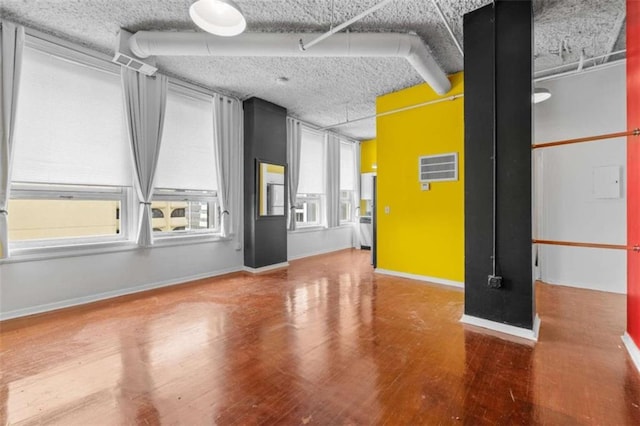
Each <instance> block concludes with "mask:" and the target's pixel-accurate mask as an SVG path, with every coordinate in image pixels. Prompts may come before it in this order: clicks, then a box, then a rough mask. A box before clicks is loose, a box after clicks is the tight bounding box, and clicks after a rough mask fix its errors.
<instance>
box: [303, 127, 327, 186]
mask: <svg viewBox="0 0 640 426" xmlns="http://www.w3.org/2000/svg"><path fill="white" fill-rule="evenodd" d="M324 170H325V136H324V134H323V133H316V132H313V131H310V130H307V129H304V128H303V129H302V140H301V143H300V180H299V182H298V193H299V194H323V193H324Z"/></svg>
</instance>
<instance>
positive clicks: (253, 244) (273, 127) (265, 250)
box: [244, 98, 289, 268]
mask: <svg viewBox="0 0 640 426" xmlns="http://www.w3.org/2000/svg"><path fill="white" fill-rule="evenodd" d="M258 161H265V162H268V163H272V164H280V165H286V162H287V110H286V109H284V108H282V107H280V106H278V105H274V104H272V103H270V102H267V101H264V100H262V99H258V98H251V99H249V100H247V101H245V102H244V264H245V266H248V267H250V268H261V267H263V266H269V265H274V264H278V263H282V262H286V261H287V218H286V216H263V217H259V216H258V201H257V189H258V176H257V164H258ZM286 181H287V180H286V179H285V191H284V193H285V194H287V193H288V192H287V187H286ZM284 211H285V212H287V211H289V207H288V203H287V201H285V207H284Z"/></svg>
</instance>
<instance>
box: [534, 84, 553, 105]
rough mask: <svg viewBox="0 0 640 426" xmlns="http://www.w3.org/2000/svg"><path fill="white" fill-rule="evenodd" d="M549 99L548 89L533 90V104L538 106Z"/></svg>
mask: <svg viewBox="0 0 640 426" xmlns="http://www.w3.org/2000/svg"><path fill="white" fill-rule="evenodd" d="M550 97H551V92H550V91H549V89H545V88H543V87H536V88H535V89H534V90H533V103H534V104H538V103H540V102H544V101H546V100H547V99H549V98H550Z"/></svg>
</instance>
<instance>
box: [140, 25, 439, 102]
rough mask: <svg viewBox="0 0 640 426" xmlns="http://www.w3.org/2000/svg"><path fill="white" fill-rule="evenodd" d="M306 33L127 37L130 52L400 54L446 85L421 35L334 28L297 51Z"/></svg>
mask: <svg viewBox="0 0 640 426" xmlns="http://www.w3.org/2000/svg"><path fill="white" fill-rule="evenodd" d="M310 35H312V34H309V33H243V34H241V35H238V36H236V37H216V36H214V35H211V34H207V33H195V32H155V31H138V32H137V33H135V34H134V35H133V36H131V38H130V39H129V47H130V49H131V52H133V54H135V55H136V56H138V57H140V58H147V57H149V56H244V57H247V56H255V57H305V56H307V57H398V58H405V59H406V60H407V61H409V63H410V64H411V65H412V66H413V67H414V68H415V70H416V72H417V73H418V74H419V75H420V76H421V77H422V78H423V79H424V81H425V82H426V83H427V84H429V86H431V88H433V90H434V91H435V92H436V93H438V94H440V95H444V94H446V93H447V92H448V91H449V90H450V89H451V83H450V82H449V79H448V78H447V75H446V74H445V73H444V71H443V70H442V69H441V68H440V66H439V65H438V64H437V63H436V61H435V60H434V59H433V57H432V56H431V52H430V51H429V48H428V47H427V46H426V45H425V44H424V43H423V41H422V39H421V38H420V37H418V36H417V35H412V34H397V33H338V34H334V35H332V36H331V37H329V38H327V39H326V40H324V41H323V42H322V43H319V44H317V45H316V46H314V47H313V49H309V50H308V51H301V50H300V47H299V40H300V39H301V38H306V37H309V36H310Z"/></svg>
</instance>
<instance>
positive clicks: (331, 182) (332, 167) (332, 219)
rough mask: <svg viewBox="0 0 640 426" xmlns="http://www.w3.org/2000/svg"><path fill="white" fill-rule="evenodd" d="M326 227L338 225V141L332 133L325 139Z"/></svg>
mask: <svg viewBox="0 0 640 426" xmlns="http://www.w3.org/2000/svg"><path fill="white" fill-rule="evenodd" d="M326 188H327V189H326V191H327V192H326V196H327V220H326V222H327V227H328V228H334V227H336V226H338V225H340V139H339V138H338V137H337V136H335V135H334V134H332V133H329V134H328V137H327V177H326Z"/></svg>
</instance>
